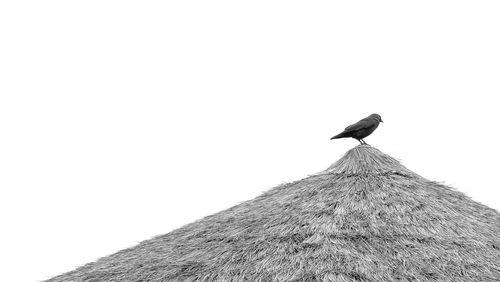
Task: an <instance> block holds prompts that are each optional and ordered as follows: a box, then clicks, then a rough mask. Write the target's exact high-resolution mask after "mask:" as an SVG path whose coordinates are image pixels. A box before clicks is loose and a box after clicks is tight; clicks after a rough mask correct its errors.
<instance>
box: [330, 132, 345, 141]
mask: <svg viewBox="0 0 500 282" xmlns="http://www.w3.org/2000/svg"><path fill="white" fill-rule="evenodd" d="M345 137H348V136H346V132H342V133H340V134H337V135H335V136H333V137H332V138H330V140H333V139H339V138H345Z"/></svg>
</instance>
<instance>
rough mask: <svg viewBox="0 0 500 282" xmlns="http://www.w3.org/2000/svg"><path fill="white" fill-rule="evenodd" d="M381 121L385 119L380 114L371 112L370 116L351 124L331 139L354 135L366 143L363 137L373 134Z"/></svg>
mask: <svg viewBox="0 0 500 282" xmlns="http://www.w3.org/2000/svg"><path fill="white" fill-rule="evenodd" d="M381 122H383V121H382V118H381V117H380V115H379V114H371V115H370V116H368V117H366V118H364V119H362V120H360V121H358V122H356V123H355V124H351V125H349V126H348V127H346V128H345V130H344V131H343V132H342V133H340V134H337V135H335V136H333V137H332V138H330V140H332V139H338V138H346V137H352V138H354V139H357V140H358V141H359V143H361V144H362V145H363V144H366V142H365V141H364V140H363V138H365V137H366V136H368V135H370V134H372V133H373V131H375V129H377V127H378V124H379V123H381Z"/></svg>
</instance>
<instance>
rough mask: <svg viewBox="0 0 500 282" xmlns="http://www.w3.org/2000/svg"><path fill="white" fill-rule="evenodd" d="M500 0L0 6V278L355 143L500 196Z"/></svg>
mask: <svg viewBox="0 0 500 282" xmlns="http://www.w3.org/2000/svg"><path fill="white" fill-rule="evenodd" d="M499 14H500V2H498V1H456V0H455V1H412V2H410V1H376V2H375V1H342V2H335V1H314V2H312V1H290V0H287V1H269V0H266V1H255V0H254V1H124V0H120V1H103V0H99V1H89V0H87V1H2V2H1V3H0V42H1V43H0V170H1V173H0V189H1V190H0V224H1V225H0V226H1V232H0V249H1V251H0V265H2V267H1V268H0V280H1V281H9V282H14V281H36V280H40V279H45V278H50V277H52V276H54V275H56V274H60V273H62V272H65V271H69V270H72V269H73V268H75V267H77V266H79V265H82V264H84V263H87V262H90V261H93V260H95V259H97V258H98V257H101V256H105V255H108V254H111V253H114V252H116V251H119V250H120V249H123V248H126V247H129V246H132V245H134V244H136V243H137V242H139V241H142V240H145V239H148V238H150V237H152V236H155V235H159V234H164V233H167V232H169V231H171V230H172V229H174V228H177V227H180V226H182V225H184V224H187V223H189V222H192V221H193V220H196V219H199V218H201V217H204V216H206V215H209V214H212V213H214V212H217V211H220V210H223V209H225V208H228V207H230V206H232V205H235V204H237V203H239V202H241V201H244V200H248V199H251V198H253V197H255V196H257V195H259V194H260V193H261V192H262V191H264V190H267V189H269V188H271V187H273V186H276V185H278V184H280V183H282V182H287V181H292V180H298V179H301V178H303V177H306V176H307V175H308V174H312V173H315V172H318V171H320V170H323V169H325V168H326V167H328V166H329V165H330V164H331V163H333V162H334V161H335V160H337V159H338V158H339V157H340V156H341V155H342V154H343V153H344V152H345V151H346V150H348V149H349V148H351V147H353V146H355V145H357V141H355V140H352V139H351V140H349V139H342V140H336V141H330V140H329V138H330V137H331V136H333V135H334V134H336V133H339V132H340V131H342V129H343V128H344V127H346V126H347V125H349V124H351V123H353V122H356V121H358V120H359V119H361V118H363V117H365V116H367V115H368V114H371V113H373V112H376V113H379V114H381V115H382V118H383V119H384V121H385V123H383V124H382V125H381V126H380V127H379V129H378V130H377V131H376V132H375V133H374V134H373V135H372V136H370V137H368V138H367V139H366V141H367V142H368V143H370V144H371V145H373V146H375V147H377V148H379V149H381V150H382V151H383V152H385V153H388V154H390V155H392V156H394V157H396V158H398V159H401V160H402V162H403V164H404V165H406V166H407V167H408V168H410V169H412V170H413V171H415V172H417V173H419V174H421V175H422V176H424V177H427V178H429V179H432V180H437V181H443V182H444V183H445V184H448V185H451V186H453V187H455V188H457V189H459V190H460V191H462V192H465V193H466V194H468V195H469V196H471V197H472V198H473V199H475V200H477V201H480V202H482V203H484V204H487V205H489V206H490V207H493V208H495V209H497V210H500V192H499V187H498V174H497V173H498V162H499V159H500V146H498V142H499V137H500V134H499V132H498V131H499V129H498V127H499V126H498V125H499V121H500V118H499V113H498V107H499V105H500V103H499V102H498V99H497V96H498V95H499V93H500V79H499V78H500V52H499V50H500V36H499V34H500V16H499Z"/></svg>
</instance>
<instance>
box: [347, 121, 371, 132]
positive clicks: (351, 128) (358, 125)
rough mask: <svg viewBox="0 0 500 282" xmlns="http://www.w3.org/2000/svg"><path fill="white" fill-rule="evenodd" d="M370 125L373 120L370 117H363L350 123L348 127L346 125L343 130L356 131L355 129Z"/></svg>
mask: <svg viewBox="0 0 500 282" xmlns="http://www.w3.org/2000/svg"><path fill="white" fill-rule="evenodd" d="M372 125H373V120H371V119H370V118H364V119H362V120H360V121H358V122H356V123H355V124H351V125H349V126H348V127H346V128H345V131H356V130H360V129H363V128H367V127H370V126H372Z"/></svg>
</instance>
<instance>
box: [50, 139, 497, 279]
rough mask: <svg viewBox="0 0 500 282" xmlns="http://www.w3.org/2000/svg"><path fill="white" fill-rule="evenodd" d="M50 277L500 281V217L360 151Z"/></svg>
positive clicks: (381, 155)
mask: <svg viewBox="0 0 500 282" xmlns="http://www.w3.org/2000/svg"><path fill="white" fill-rule="evenodd" d="M49 281H53V282H56V281H373V282H376V281H454V282H457V281H468V282H469V281H500V214H499V213H498V212H497V211H495V210H493V209H490V208H488V207H486V206H484V205H482V204H479V203H477V202H474V201H472V200H471V199H470V198H468V197H467V196H465V195H464V194H462V193H460V192H458V191H456V190H454V189H452V188H449V187H447V186H444V185H442V184H439V183H436V182H433V181H429V180H426V179H425V178H422V177H420V176H418V175H417V174H415V173H413V172H411V171H410V170H408V169H407V168H405V167H404V166H402V165H401V164H400V163H399V162H398V161H397V160H395V159H394V158H392V157H390V156H388V155H386V154H384V153H382V152H380V151H379V150H377V149H375V148H373V147H370V146H357V147H355V148H354V149H351V150H350V151H348V152H347V153H346V154H345V156H344V157H342V158H341V159H340V160H339V161H338V162H336V163H335V164H334V165H332V166H331V167H330V168H328V169H327V170H325V171H324V172H322V173H319V174H316V175H313V176H310V177H307V178H305V179H302V180H299V181H296V182H293V183H288V184H284V185H281V186H278V187H276V188H273V189H271V190H269V191H267V192H265V193H264V194H262V195H261V196H259V197H257V198H255V199H253V200H250V201H247V202H244V203H241V204H239V205H237V206H234V207H232V208H230V209H227V210H224V211H222V212H219V213H216V214H214V215H211V216H208V217H205V218H203V219H201V220H198V221H196V222H193V223H191V224H188V225H186V226H184V227H181V228H179V229H177V230H174V231H172V232H170V233H168V234H165V235H161V236H158V237H155V238H153V239H150V240H147V241H144V242H142V243H140V244H139V245H137V246H135V247H132V248H129V249H126V250H122V251H120V252H118V253H116V254H113V255H110V256H108V257H104V258H101V259H99V260H98V261H96V262H93V263H89V264H87V265H85V266H82V267H80V268H78V269H76V270H74V271H71V272H68V273H66V274H63V275H61V276H58V277H55V278H53V279H51V280H49Z"/></svg>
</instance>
